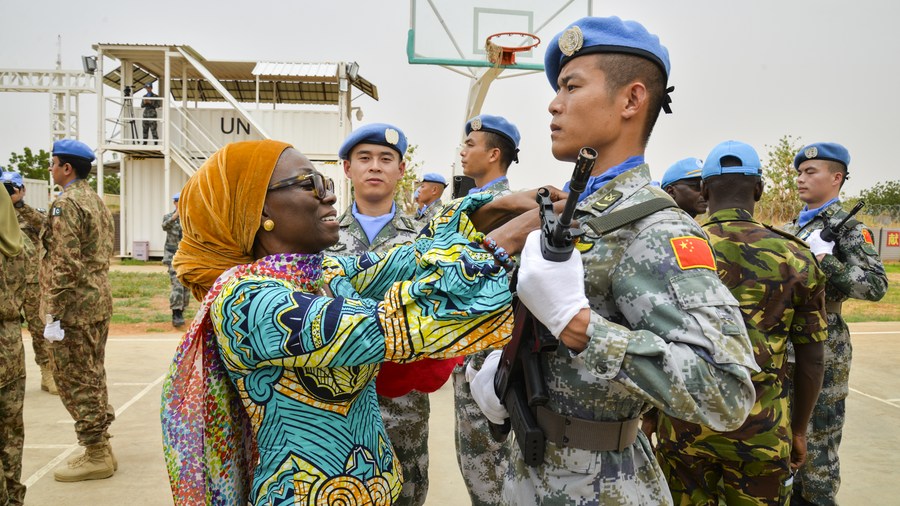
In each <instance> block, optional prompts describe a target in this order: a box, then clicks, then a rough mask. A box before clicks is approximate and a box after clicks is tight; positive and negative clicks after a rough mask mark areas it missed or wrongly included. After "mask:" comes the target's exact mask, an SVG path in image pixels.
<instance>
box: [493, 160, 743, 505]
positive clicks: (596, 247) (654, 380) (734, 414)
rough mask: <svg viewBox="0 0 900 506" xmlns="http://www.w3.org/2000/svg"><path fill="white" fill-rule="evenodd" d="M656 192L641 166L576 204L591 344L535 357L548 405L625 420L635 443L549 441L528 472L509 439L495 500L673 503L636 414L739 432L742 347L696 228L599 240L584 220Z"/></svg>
mask: <svg viewBox="0 0 900 506" xmlns="http://www.w3.org/2000/svg"><path fill="white" fill-rule="evenodd" d="M656 197H662V198H665V199H669V197H668V196H667V195H666V194H665V192H663V191H662V190H660V189H658V188H654V187H651V186H650V169H649V167H648V166H647V165H646V164H642V165H640V166H638V167H636V168H634V169H631V170H628V171H627V172H625V173H623V174H621V175H619V176H618V177H616V178H615V179H614V180H612V181H610V182H609V183H607V184H606V185H605V186H603V187H602V188H601V189H599V190H597V191H596V192H594V193H593V194H592V195H590V196H589V197H587V198H586V199H584V200H583V201H582V202H581V203H579V205H578V207H577V211H576V213H575V218H576V219H577V220H579V222H580V223H582V228H583V230H584V231H585V235H584V236H582V237H581V238H580V239H579V242H578V244H577V247H578V249H579V251H581V258H582V262H583V264H584V270H585V294H586V296H587V298H588V301H589V303H590V309H591V316H590V322H589V324H588V328H587V337H588V339H589V341H588V344H587V348H585V350H584V351H582V352H581V353H578V354H575V353H573V352H571V351H570V350H569V349H568V348H567V347H565V346H564V345H562V344H560V346H559V347H558V348H557V350H556V351H555V352H550V353H544V354H543V356H542V359H541V360H542V364H541V365H542V367H543V370H544V371H545V377H546V379H547V385H548V390H549V397H550V400H549V403H548V404H547V406H546V408H548V409H549V410H550V411H552V412H554V413H557V414H558V415H565V416H566V417H569V418H572V417H574V418H578V419H581V420H590V421H592V422H593V423H597V422H623V421H630V422H629V427H632V428H633V430H636V431H637V436H636V440H635V441H634V443H632V444H630V445H628V446H625V447H624V449H623V450H622V451H591V450H584V449H580V448H576V447H574V446H565V445H557V444H554V443H552V442H549V441H548V442H547V444H546V447H545V453H544V461H543V463H542V464H541V465H539V466H537V467H530V466H528V465H526V464H525V461H524V460H523V458H522V454H521V450H520V449H519V447H518V445H517V444H513V445H511V458H512V463H511V465H510V468H509V470H508V472H507V476H508V480H507V481H506V483H505V486H504V490H503V502H504V504H510V505H528V504H571V505H578V506H589V505H616V506H619V505H638V504H641V505H644V504H654V505H657V504H671V500H672V499H671V496H670V495H669V491H668V489H667V488H666V484H665V480H664V478H663V475H662V471H661V470H660V468H659V465H658V464H657V463H656V459H655V458H654V456H653V451H652V449H651V447H650V443H649V442H648V440H647V438H646V436H644V434H643V432H641V431H640V430H639V429H637V425H638V423H639V418H640V417H641V414H642V413H644V412H646V411H647V410H648V409H650V408H651V407H652V406H655V407H657V408H658V409H659V410H660V411H662V412H665V413H667V414H669V415H671V416H675V417H678V418H681V419H686V420H690V421H692V422H696V423H703V424H706V425H711V426H713V427H715V428H717V429H720V430H727V429H733V428H735V427H737V426H739V425H740V424H741V423H742V422H743V421H744V418H745V417H746V415H747V413H748V411H749V409H750V406H751V405H752V404H753V384H752V383H751V380H750V375H751V372H752V371H753V370H755V369H757V368H756V364H755V363H754V361H753V355H752V350H751V346H750V343H749V340H748V339H747V334H746V330H745V329H744V324H743V321H742V319H741V316H740V311H739V309H738V307H737V306H738V304H737V301H735V299H734V297H733V296H732V295H731V293H730V292H729V291H728V289H727V288H726V287H725V286H724V285H723V284H722V282H721V281H720V280H719V277H718V276H717V275H716V271H715V262H714V260H713V258H712V252H711V251H710V250H709V246H708V244H707V243H706V236H705V234H704V233H703V231H702V230H701V229H700V226H699V225H697V223H696V222H694V220H692V219H691V218H690V217H689V216H688V215H687V214H686V213H685V212H684V211H681V210H680V209H677V208H667V209H664V210H662V211H657V212H655V213H653V214H652V215H650V216H648V217H645V218H642V219H640V220H638V221H635V222H633V223H630V224H628V225H625V226H623V227H621V228H619V229H617V230H615V231H613V232H610V233H608V234H606V235H604V236H602V237H601V236H598V235H597V234H595V233H594V232H593V230H592V229H590V228H589V227H588V226H585V225H584V224H585V223H586V222H587V221H588V220H590V219H592V218H593V217H594V216H599V215H605V214H607V213H608V212H610V211H611V210H618V209H624V208H627V207H631V206H633V205H635V204H638V203H640V202H644V201H647V200H650V199H651V198H656ZM673 205H674V204H673ZM691 247H693V248H694V250H693V251H694V253H690V254H692V255H693V254H696V253H703V258H704V260H703V261H702V262H701V263H700V264H696V263H691V262H688V261H687V260H688V253H686V252H684V251H680V249H682V248H686V249H687V250H688V251H692V250H690V248H691ZM676 248H679V251H676ZM676 260H678V261H676ZM682 260H684V261H683V262H682ZM701 264H702V265H701ZM682 265H684V267H682ZM582 423H583V422H582ZM572 436H573V437H577V436H578V435H577V434H572ZM566 437H569V436H566ZM563 440H565V439H563Z"/></svg>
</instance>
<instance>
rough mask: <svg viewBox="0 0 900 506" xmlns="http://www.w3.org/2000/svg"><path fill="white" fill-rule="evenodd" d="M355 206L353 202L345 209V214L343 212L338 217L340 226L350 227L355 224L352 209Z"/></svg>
mask: <svg viewBox="0 0 900 506" xmlns="http://www.w3.org/2000/svg"><path fill="white" fill-rule="evenodd" d="M352 208H353V204H352V203H351V204H350V205H349V206H347V209H345V210H344V214H342V215H341V216H340V217H339V218H338V226H340V227H349V226H350V225H352V224H353V212H352V211H351V209H352Z"/></svg>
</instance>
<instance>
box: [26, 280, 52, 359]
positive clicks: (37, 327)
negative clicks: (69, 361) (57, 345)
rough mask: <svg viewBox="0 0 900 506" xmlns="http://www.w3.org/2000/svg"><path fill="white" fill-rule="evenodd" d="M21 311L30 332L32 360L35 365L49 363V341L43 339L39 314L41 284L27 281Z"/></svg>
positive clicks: (41, 320)
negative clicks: (32, 350)
mask: <svg viewBox="0 0 900 506" xmlns="http://www.w3.org/2000/svg"><path fill="white" fill-rule="evenodd" d="M22 313H23V314H24V315H25V321H26V322H27V323H28V332H29V333H31V347H32V348H34V361H35V363H37V365H39V366H41V367H43V366H49V365H50V342H49V341H47V340H46V339H44V319H43V317H42V316H41V285H40V284H39V283H28V284H27V285H25V303H24V304H22Z"/></svg>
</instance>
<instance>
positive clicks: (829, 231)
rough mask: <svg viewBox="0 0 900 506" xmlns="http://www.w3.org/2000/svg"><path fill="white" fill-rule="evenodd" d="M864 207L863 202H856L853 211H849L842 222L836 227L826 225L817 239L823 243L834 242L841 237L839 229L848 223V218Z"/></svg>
mask: <svg viewBox="0 0 900 506" xmlns="http://www.w3.org/2000/svg"><path fill="white" fill-rule="evenodd" d="M864 205H866V201H865V200H860V201H859V202H857V203H856V205H855V206H853V209H851V210H850V212H849V213H847V216H845V217H844V219H843V220H841V221H840V222H839V223H837V224H836V225H832V224H828V225H827V226H826V227H825V228H824V229H822V234H821V235H820V236H819V237H821V238H822V240H823V241H828V242H834V240H835V239H837V238H838V237H840V236H841V228H842V227H843V226H844V224H845V223H847V221H849V220H850V218H852V217H853V215H855V214H856V213H858V212H859V211H860V209H862V208H863V206H864Z"/></svg>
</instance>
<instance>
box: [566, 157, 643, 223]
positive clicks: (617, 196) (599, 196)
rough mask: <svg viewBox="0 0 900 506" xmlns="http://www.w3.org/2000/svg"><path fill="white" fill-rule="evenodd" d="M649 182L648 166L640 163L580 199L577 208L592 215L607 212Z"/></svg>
mask: <svg viewBox="0 0 900 506" xmlns="http://www.w3.org/2000/svg"><path fill="white" fill-rule="evenodd" d="M648 184H650V166H649V165H647V164H646V163H642V164H641V165H638V166H637V167H635V168H633V169H629V170H628V171H626V172H624V173H622V174H619V175H618V176H616V178H615V179H613V180H612V181H610V182H608V183H606V184H605V185H603V187H602V188H600V189H599V190H597V191H595V192H594V193H593V194H591V195H590V196H588V197H587V198H586V199H584V200H582V201H581V202H580V203H579V204H578V209H579V210H581V211H586V212H589V213H591V214H594V215H598V214H601V213H604V212H608V211H609V210H610V209H613V208H614V207H616V206H618V205H619V204H621V203H622V202H624V201H626V200H628V198H629V197H631V196H632V195H634V194H635V193H637V191H638V190H640V189H641V188H643V187H645V186H647V185H648Z"/></svg>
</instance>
